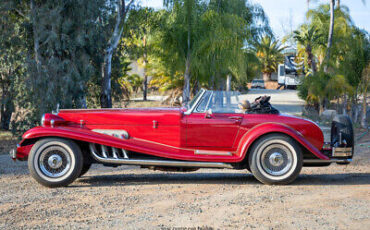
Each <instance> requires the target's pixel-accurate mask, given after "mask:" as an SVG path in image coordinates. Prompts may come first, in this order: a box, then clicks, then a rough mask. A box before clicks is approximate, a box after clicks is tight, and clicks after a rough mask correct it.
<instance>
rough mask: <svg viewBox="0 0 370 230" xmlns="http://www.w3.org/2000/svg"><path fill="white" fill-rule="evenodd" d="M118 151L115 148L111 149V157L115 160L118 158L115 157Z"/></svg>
mask: <svg viewBox="0 0 370 230" xmlns="http://www.w3.org/2000/svg"><path fill="white" fill-rule="evenodd" d="M117 151H118V149H117V148H114V147H112V155H113V158H115V159H117V158H118V156H117V153H118V152H117Z"/></svg>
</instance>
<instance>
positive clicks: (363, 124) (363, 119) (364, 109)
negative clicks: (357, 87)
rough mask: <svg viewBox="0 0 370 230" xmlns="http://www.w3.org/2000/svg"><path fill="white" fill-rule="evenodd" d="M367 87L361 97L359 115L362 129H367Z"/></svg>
mask: <svg viewBox="0 0 370 230" xmlns="http://www.w3.org/2000/svg"><path fill="white" fill-rule="evenodd" d="M366 99H367V87H366V89H365V90H364V93H363V99H362V116H361V127H362V128H364V129H367V126H368V125H367V122H366V116H367V100H366Z"/></svg>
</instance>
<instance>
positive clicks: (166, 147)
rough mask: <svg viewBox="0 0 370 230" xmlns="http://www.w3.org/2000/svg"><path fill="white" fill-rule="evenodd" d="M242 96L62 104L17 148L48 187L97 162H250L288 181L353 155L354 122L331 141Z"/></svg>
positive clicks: (266, 176) (267, 178)
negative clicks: (170, 103)
mask: <svg viewBox="0 0 370 230" xmlns="http://www.w3.org/2000/svg"><path fill="white" fill-rule="evenodd" d="M239 97H240V96H239V93H238V92H234V91H232V92H225V91H211V90H205V89H201V90H200V91H199V92H198V94H197V95H196V96H194V98H193V100H192V101H191V102H190V103H189V104H188V105H187V106H184V107H173V108H137V109H65V110H60V111H58V112H57V113H55V114H45V115H44V116H43V118H42V121H41V126H39V127H35V128H32V129H30V130H28V131H27V132H26V133H24V135H23V139H22V141H21V142H20V143H19V144H18V146H17V149H16V150H14V151H13V152H12V153H11V155H12V158H13V159H18V160H27V159H28V165H29V169H30V172H31V175H32V176H33V177H34V178H35V179H36V180H37V181H38V182H40V183H41V184H43V185H46V186H49V187H57V186H65V185H67V184H69V183H71V182H73V180H75V179H76V178H77V177H79V176H81V175H82V174H83V173H85V172H86V171H87V170H88V169H89V167H90V165H91V164H92V163H101V164H104V165H107V166H117V165H141V166H142V167H146V168H152V169H160V170H171V171H193V170H196V169H198V168H229V169H248V170H250V171H252V173H253V175H255V176H256V178H257V179H258V180H260V181H261V182H263V183H266V184H286V183H290V182H291V181H293V180H294V179H295V178H296V176H297V175H298V174H299V171H300V170H301V167H302V166H324V165H329V164H330V163H331V162H340V163H348V162H350V161H351V158H352V154H353V146H351V145H353V141H352V142H351V140H350V139H351V138H352V139H353V132H352V134H351V135H352V136H351V135H349V136H348V135H347V136H345V135H344V134H343V135H341V134H339V135H340V138H338V134H337V133H340V132H344V131H343V127H344V128H347V130H348V128H352V124H351V123H346V124H347V125H346V124H345V125H342V123H343V122H342V123H340V122H339V121H338V122H337V123H335V124H334V123H333V130H335V132H336V133H333V132H334V131H333V132H332V139H335V140H336V141H335V143H334V142H333V143H330V144H328V143H327V144H325V145H324V137H323V133H322V131H321V129H320V128H319V126H317V125H316V124H315V123H314V122H312V121H309V120H307V119H303V118H298V117H294V116H289V115H283V114H280V113H276V112H274V113H269V110H266V109H265V110H258V111H264V112H263V113H261V112H256V111H257V110H250V111H244V110H240V109H239V108H238V104H239V103H240V98H239ZM259 100H261V99H259ZM253 103H254V104H256V103H259V101H258V100H256V101H255V102H253ZM265 104H266V103H265ZM267 105H269V103H267ZM254 107H255V106H254ZM271 111H273V110H271ZM275 111H277V110H275ZM346 121H348V120H346ZM339 124H341V125H342V126H339ZM349 126H350V127H349ZM345 131H346V130H345ZM344 142H345V143H344ZM266 143H270V144H266ZM343 143H344V144H343ZM339 153H340V154H339ZM261 172H262V173H261ZM266 172H267V173H266ZM270 174H271V175H270Z"/></svg>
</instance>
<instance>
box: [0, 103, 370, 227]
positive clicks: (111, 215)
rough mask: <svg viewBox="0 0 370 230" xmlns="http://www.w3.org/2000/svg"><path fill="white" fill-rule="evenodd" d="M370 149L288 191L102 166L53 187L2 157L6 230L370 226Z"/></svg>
mask: <svg viewBox="0 0 370 230" xmlns="http://www.w3.org/2000/svg"><path fill="white" fill-rule="evenodd" d="M275 100H276V99H275ZM298 106H299V105H298ZM292 107H293V106H292ZM293 108H295V107H293ZM368 146H370V142H367V143H364V144H362V145H357V146H356V150H355V151H356V156H355V158H354V162H352V164H350V165H347V166H339V165H335V164H333V165H331V166H329V167H323V168H304V169H303V170H302V172H301V175H300V176H299V177H298V179H297V180H296V181H295V182H294V183H293V184H291V185H287V186H267V185H262V184H260V183H259V182H258V181H256V180H255V179H254V178H253V176H252V175H251V174H250V173H248V172H247V171H245V170H243V171H237V170H226V169H225V170H216V169H212V170H211V169H202V170H199V171H196V172H192V173H166V172H158V171H150V170H148V169H140V168H138V167H127V166H121V167H118V168H107V167H103V166H98V165H95V166H93V168H92V169H91V170H90V171H89V172H88V173H87V174H86V175H85V176H83V177H82V178H80V179H78V180H77V181H76V182H74V183H73V184H72V185H70V186H69V187H66V188H57V189H49V188H45V187H42V186H41V185H39V184H37V183H36V182H35V181H34V180H33V179H32V178H31V177H30V175H29V174H28V169H27V165H26V163H25V162H16V163H14V162H13V161H11V160H10V158H9V157H8V156H7V155H0V229H25V228H27V229H30V228H34V229H59V228H63V229H65V228H66V229H77V228H78V229H80V228H82V229H91V228H92V229H96V228H97V229H108V228H109V229H369V226H370V151H369V150H370V148H369V147H368Z"/></svg>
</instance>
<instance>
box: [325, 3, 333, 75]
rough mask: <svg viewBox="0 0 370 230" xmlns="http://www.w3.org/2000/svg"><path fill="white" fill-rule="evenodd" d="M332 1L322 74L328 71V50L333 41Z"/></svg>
mask: <svg viewBox="0 0 370 230" xmlns="http://www.w3.org/2000/svg"><path fill="white" fill-rule="evenodd" d="M334 5H335V2H334V0H330V26H329V35H328V44H327V46H326V54H325V58H324V60H326V63H324V64H325V66H324V72H327V71H328V61H329V60H330V48H331V44H332V41H333V32H334Z"/></svg>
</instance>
